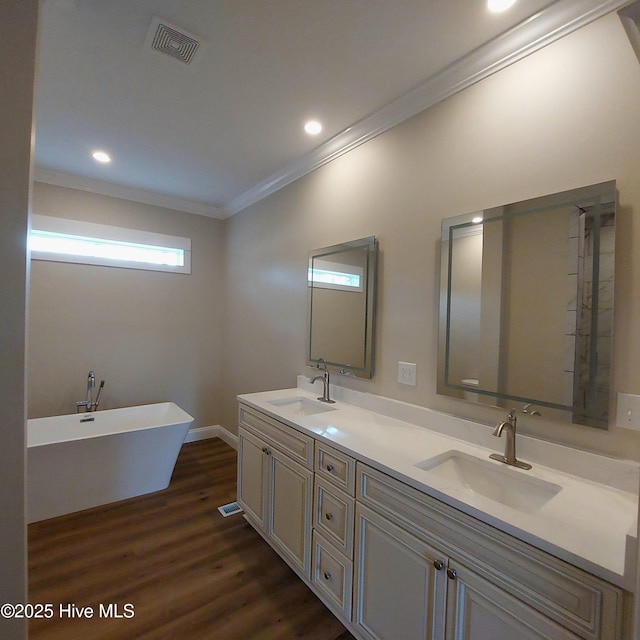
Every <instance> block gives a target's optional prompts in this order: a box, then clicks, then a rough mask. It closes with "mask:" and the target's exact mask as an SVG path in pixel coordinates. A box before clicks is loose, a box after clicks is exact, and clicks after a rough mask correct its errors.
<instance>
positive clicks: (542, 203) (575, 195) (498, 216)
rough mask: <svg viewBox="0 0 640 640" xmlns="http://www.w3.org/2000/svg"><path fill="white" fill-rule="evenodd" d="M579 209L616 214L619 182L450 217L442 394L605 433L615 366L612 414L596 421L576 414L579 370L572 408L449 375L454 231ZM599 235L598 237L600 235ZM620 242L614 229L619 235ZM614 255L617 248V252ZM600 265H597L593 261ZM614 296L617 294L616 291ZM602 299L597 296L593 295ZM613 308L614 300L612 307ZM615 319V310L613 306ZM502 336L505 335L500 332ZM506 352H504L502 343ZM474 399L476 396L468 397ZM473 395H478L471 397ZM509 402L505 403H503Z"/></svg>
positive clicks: (441, 332) (443, 281)
mask: <svg viewBox="0 0 640 640" xmlns="http://www.w3.org/2000/svg"><path fill="white" fill-rule="evenodd" d="M569 205H575V206H576V207H578V208H580V209H582V208H588V207H593V206H594V205H595V206H603V207H604V206H607V207H611V208H612V211H613V215H614V217H615V215H616V213H617V212H616V205H617V191H616V182H615V180H611V181H608V182H602V183H599V184H594V185H589V186H586V187H581V188H577V189H570V190H568V191H563V192H560V193H555V194H551V195H546V196H541V197H537V198H531V199H528V200H524V201H522V202H515V203H511V204H508V205H502V206H498V207H492V208H489V209H485V210H483V211H476V212H472V213H468V214H464V215H461V216H455V217H452V218H447V219H444V220H443V221H442V236H441V243H440V247H441V270H440V310H439V329H438V371H437V393H438V394H439V395H443V396H448V397H454V398H456V399H458V400H463V401H466V402H476V403H479V404H483V405H484V406H491V407H500V408H505V407H506V408H510V406H507V405H511V404H513V403H522V404H523V405H525V406H524V407H523V411H524V412H525V413H527V405H529V404H531V405H535V407H546V408H548V409H550V410H553V411H551V416H552V417H551V419H553V420H554V421H560V422H573V423H575V424H582V425H585V426H591V427H597V428H601V429H607V428H608V421H609V418H610V416H609V414H610V412H609V409H610V405H611V372H612V366H611V365H609V366H610V369H609V374H608V383H607V390H606V392H607V393H608V403H607V416H606V419H605V418H602V419H601V418H598V417H592V416H589V415H580V412H578V411H576V400H575V389H576V386H575V378H576V376H577V375H578V374H577V373H576V370H575V369H574V374H573V375H574V387H573V388H574V400H573V405H568V404H559V403H554V402H550V401H547V400H545V399H544V398H534V397H528V396H524V395H522V396H521V395H514V394H509V393H506V392H501V391H492V390H490V389H482V388H481V386H479V387H478V388H477V389H476V388H473V389H471V388H469V387H465V386H463V385H462V384H453V383H448V381H447V371H448V366H449V363H448V357H449V353H450V332H449V327H450V314H451V307H450V304H451V299H450V292H451V265H452V244H453V243H452V239H453V232H454V230H455V229H457V228H458V229H464V228H469V229H470V228H472V227H473V226H474V223H473V219H474V218H476V217H481V218H482V223H483V224H486V223H490V222H492V221H501V220H508V219H512V218H516V217H519V216H525V215H531V214H535V213H536V212H544V211H545V210H550V209H554V208H559V207H562V206H569ZM596 235H599V234H596ZM614 240H615V231H614ZM614 256H615V249H614ZM600 259H601V254H598V264H599V261H600ZM594 264H595V263H594ZM504 268H505V267H504V264H503V267H502V277H503V279H504V278H505V277H506V276H505V270H504ZM613 269H614V274H613V277H612V283H611V287H612V288H613V286H614V285H615V267H614V268H613ZM612 296H613V293H612ZM594 297H595V298H597V294H596V295H594ZM611 304H612V307H613V302H612V303H611ZM611 313H612V315H613V308H612V312H611ZM501 333H502V331H501ZM589 340H590V344H591V343H593V342H594V340H597V337H593V336H592V337H591V338H589ZM609 340H610V343H612V342H613V319H612V320H611V337H610V338H609ZM500 342H501V348H502V341H500ZM587 386H588V391H589V392H590V393H595V373H594V372H593V371H590V375H589V380H588V382H587ZM465 391H467V392H471V393H473V394H474V395H475V397H476V398H477V399H475V400H474V399H471V398H464V397H460V396H461V394H462V393H463V392H465ZM469 395H470V396H471V394H469ZM471 397H473V396H471ZM501 401H504V404H500V402H501Z"/></svg>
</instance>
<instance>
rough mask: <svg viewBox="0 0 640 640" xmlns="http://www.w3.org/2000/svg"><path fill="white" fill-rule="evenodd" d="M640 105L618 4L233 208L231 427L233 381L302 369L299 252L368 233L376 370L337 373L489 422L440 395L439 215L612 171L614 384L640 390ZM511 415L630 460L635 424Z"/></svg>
mask: <svg viewBox="0 0 640 640" xmlns="http://www.w3.org/2000/svg"><path fill="white" fill-rule="evenodd" d="M638 105H640V67H639V66H638V60H637V59H636V57H635V55H634V53H633V50H632V48H631V46H630V44H629V41H628V39H627V37H626V35H625V33H624V30H623V28H622V26H621V24H620V22H619V20H618V18H617V16H616V15H615V14H612V15H609V16H607V17H605V18H603V19H600V20H598V21H597V22H595V23H593V24H591V25H589V26H587V27H585V28H583V29H581V30H580V31H579V32H577V33H574V34H572V35H570V36H567V37H566V38H564V39H562V40H560V41H559V42H556V43H555V44H553V45H550V46H548V47H546V48H545V49H543V50H541V51H539V52H537V53H536V54H534V55H532V56H529V57H528V58H526V59H525V60H522V61H520V62H519V63H517V64H515V65H513V66H511V67H509V68H508V69H505V70H504V71H501V72H499V73H497V74H495V75H494V76H492V77H490V78H488V79H486V80H484V81H482V82H480V83H478V84H477V85H475V86H473V87H471V88H469V89H467V90H465V91H464V92H462V93H460V94H458V95H456V96H454V97H452V98H450V99H449V100H447V101H445V102H444V103H441V104H439V105H437V106H436V107H434V108H432V109H429V110H428V111H426V112H423V113H422V114H419V115H417V116H415V117H414V118H412V119H411V120H409V121H407V122H405V123H403V124H401V125H399V126H397V127H395V128H393V129H391V130H390V131H388V132H387V133H385V134H383V135H381V136H379V137H378V138H376V139H374V140H372V141H370V142H368V143H367V144H364V145H362V146H360V147H358V148H357V149H355V150H354V151H352V152H350V153H348V154H346V155H344V156H342V157H340V158H339V159H337V160H335V161H334V162H332V163H330V164H328V165H325V166H324V167H322V168H320V169H318V170H317V171H315V172H313V173H312V174H309V175H308V176H306V177H305V178H303V179H301V180H298V181H297V182H295V183H293V184H291V185H289V186H288V187H286V188H284V189H282V190H280V191H278V192H277V193H275V194H273V195H272V196H270V197H269V198H266V199H265V200H263V201H261V202H259V203H257V204H256V205H254V206H252V207H251V208H249V209H247V210H245V211H243V212H241V213H239V214H236V215H235V216H233V218H231V219H230V220H228V221H227V229H226V232H227V281H228V295H227V299H226V303H227V304H226V314H227V315H226V317H227V320H226V323H225V344H226V350H225V367H224V371H225V377H224V381H225V393H224V404H225V413H224V424H225V426H227V427H228V428H230V429H233V430H234V431H235V430H236V407H235V400H234V396H235V394H237V393H244V392H251V391H257V390H263V389H274V388H278V387H288V386H293V385H295V382H296V380H295V376H296V374H298V373H302V372H305V366H304V355H305V326H306V300H307V298H306V282H305V273H306V264H307V262H306V261H307V252H308V251H309V250H310V249H312V248H316V247H320V246H325V245H332V244H336V243H339V242H344V241H346V240H351V239H354V238H359V237H363V236H367V235H375V236H377V238H378V240H379V243H380V257H381V262H380V269H379V281H378V282H379V298H378V315H377V318H378V323H377V337H376V348H377V353H376V359H375V360H376V362H375V366H376V369H375V376H374V378H373V380H371V381H370V382H364V381H347V380H343V384H349V385H352V386H355V387H356V388H358V389H363V390H366V391H370V392H372V393H377V394H381V395H385V396H389V397H393V398H397V399H400V400H405V401H408V402H412V403H415V404H419V405H426V406H430V407H433V408H436V409H442V410H445V411H451V412H455V413H457V414H460V415H466V416H469V417H475V418H478V419H480V420H484V421H486V422H493V421H495V420H496V419H497V418H498V416H501V415H502V414H501V413H498V412H497V410H495V409H490V408H488V407H476V406H473V405H468V404H466V403H463V402H461V401H456V400H453V399H448V398H443V397H440V396H436V393H435V388H436V351H437V316H438V313H437V305H438V290H439V282H438V264H439V253H438V251H439V249H438V239H439V235H440V221H441V219H442V218H444V217H449V216H453V215H458V214H462V213H467V212H470V211H477V210H479V209H484V208H486V207H491V206H497V205H500V204H502V203H505V202H517V201H520V200H524V199H527V198H531V197H535V196H540V195H544V194H549V193H554V192H557V191H563V190H566V189H570V188H574V187H580V186H584V185H587V184H592V183H597V182H602V181H605V180H610V179H616V180H617V185H618V190H619V194H620V207H619V216H618V221H617V224H618V232H619V233H618V240H619V242H618V247H617V267H618V274H619V275H618V279H617V283H616V296H617V299H616V309H615V312H616V315H615V318H616V319H615V332H616V340H615V353H614V361H615V365H614V385H613V388H614V390H616V391H625V392H635V393H638V392H640V358H638V357H637V354H639V353H640V332H638V331H637V326H636V327H635V329H634V322H633V319H634V318H636V319H637V318H638V317H640V316H639V313H640V254H639V253H638V251H637V247H638V246H639V245H640V226H639V225H640V181H638V172H639V171H640V154H639V150H640V120H639V117H638V114H639V111H638ZM634 247H635V248H634ZM636 325H637V320H636ZM634 354H635V355H634ZM399 360H403V361H409V362H415V363H417V385H416V387H408V386H402V385H399V384H398V383H397V381H396V380H397V363H398V361H399ZM336 379H337V378H336ZM521 425H522V431H524V432H532V433H535V434H538V435H540V436H541V437H545V438H550V439H555V440H562V441H568V442H571V443H575V444H577V445H580V446H584V447H587V448H591V449H595V450H600V451H607V452H612V453H619V454H621V455H625V456H632V457H635V458H638V459H640V438H639V437H638V436H636V435H635V434H632V433H627V432H623V431H619V430H616V429H611V430H610V431H608V432H600V431H598V430H595V429H590V428H586V427H579V426H559V425H556V424H553V423H547V422H544V420H540V419H537V418H533V419H524V417H523V419H522V420H521Z"/></svg>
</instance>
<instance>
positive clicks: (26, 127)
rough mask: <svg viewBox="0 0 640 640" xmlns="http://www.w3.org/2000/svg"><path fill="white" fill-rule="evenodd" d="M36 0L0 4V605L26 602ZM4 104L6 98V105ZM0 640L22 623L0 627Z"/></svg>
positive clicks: (18, 633)
mask: <svg viewBox="0 0 640 640" xmlns="http://www.w3.org/2000/svg"><path fill="white" fill-rule="evenodd" d="M37 16H38V3H37V0H6V1H3V2H1V3H0V34H1V35H2V43H3V46H4V47H6V49H5V52H4V53H5V59H4V60H3V67H2V74H1V76H2V87H1V91H2V96H3V98H2V99H1V100H0V120H1V121H2V123H3V125H2V127H0V180H1V182H0V270H1V271H2V286H0V404H1V405H2V413H1V414H0V437H1V439H2V446H1V447H0V478H1V479H2V480H1V482H0V486H1V490H0V603H5V602H10V603H15V602H26V601H27V600H26V592H27V587H26V585H27V579H26V566H27V563H26V526H25V504H24V502H25V498H24V494H25V483H24V473H25V338H26V336H25V310H26V291H27V279H28V269H27V260H26V242H25V240H26V235H27V227H28V216H29V197H30V170H31V141H32V113H33V79H34V69H35V57H36V56H35V53H36V27H37ZM7 97H9V98H8V99H7ZM0 629H1V635H2V638H3V639H5V640H18V639H20V638H26V635H27V627H26V622H25V621H24V620H20V619H13V620H0Z"/></svg>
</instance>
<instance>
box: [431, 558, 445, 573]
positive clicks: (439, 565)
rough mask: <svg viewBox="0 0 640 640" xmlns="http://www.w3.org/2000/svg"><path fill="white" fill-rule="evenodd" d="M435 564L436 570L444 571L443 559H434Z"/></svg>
mask: <svg viewBox="0 0 640 640" xmlns="http://www.w3.org/2000/svg"><path fill="white" fill-rule="evenodd" d="M433 566H434V567H435V569H436V571H442V570H443V569H444V562H442V560H434V561H433Z"/></svg>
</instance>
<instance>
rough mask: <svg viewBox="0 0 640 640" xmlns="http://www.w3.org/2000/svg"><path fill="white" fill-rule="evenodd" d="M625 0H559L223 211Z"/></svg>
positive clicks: (255, 198)
mask: <svg viewBox="0 0 640 640" xmlns="http://www.w3.org/2000/svg"><path fill="white" fill-rule="evenodd" d="M628 4H629V0H605V1H602V0H557V2H555V3H553V4H552V5H550V6H549V7H547V8H545V9H543V10H542V11H540V12H539V13H537V14H535V15H533V16H532V17H530V18H529V19H527V20H525V21H524V22H522V23H520V24H519V25H516V26H515V27H513V28H512V29H510V30H509V31H506V32H505V33H503V34H502V35H500V36H498V37H497V38H494V39H493V40H491V41H490V42H488V43H486V44H484V45H482V46H481V47H478V48H477V49H475V50H474V51H472V52H471V53H469V54H468V55H466V56H464V57H462V58H460V59H459V60H457V61H456V62H454V63H453V64H451V65H450V66H449V67H447V68H445V69H443V70H442V71H441V72H439V73H438V74H436V75H435V76H433V77H431V78H429V79H427V80H426V81H425V82H423V83H422V84H420V85H418V86H417V87H416V88H415V89H413V90H411V91H409V92H408V93H405V94H404V95H402V96H400V97H399V98H397V99H396V100H394V101H393V102H391V103H389V104H388V105H386V106H385V107H383V108H382V109H380V110H379V111H376V112H375V113H373V114H371V115H369V116H367V117H365V118H364V119H362V120H360V121H359V122H357V123H356V124H354V125H353V126H351V127H349V128H347V129H345V130H344V131H342V132H341V133H339V134H337V135H336V136H334V137H333V138H332V139H330V140H328V141H327V142H325V143H323V144H321V145H320V146H318V147H317V148H316V149H314V150H313V151H311V152H310V153H308V154H306V155H304V156H302V157H301V158H300V159H298V160H296V161H295V162H293V163H291V164H290V165H288V166H287V167H285V168H284V169H282V170H281V171H279V172H277V173H274V174H272V175H271V176H269V177H268V178H267V179H266V180H264V181H262V182H259V183H258V184H256V185H255V186H253V187H251V188H250V189H248V190H247V191H245V192H244V193H242V194H241V195H240V196H238V197H236V198H234V199H233V200H231V201H230V202H228V203H227V204H226V205H225V206H224V210H225V212H226V213H227V215H233V214H235V213H238V212H239V211H242V210H243V209H246V208H247V207H249V206H251V205H252V204H255V203H256V202H258V201H259V200H262V199H263V198H265V197H267V196H268V195H270V194H272V193H275V192H276V191H278V190H279V189H282V188H283V187H285V186H286V185H288V184H290V183H291V182H294V181H295V180H297V179H298V178H301V177H302V176H304V175H306V174H308V173H311V172H312V171H314V170H315V169H317V168H319V167H321V166H322V165H324V164H327V163H329V162H331V161H332V160H335V159H336V158H338V157H339V156H341V155H343V154H345V153H348V152H349V151H351V150H352V149H355V148H356V147H358V146H360V145H361V144H364V143H365V142H367V141H369V140H372V139H373V138H375V137H376V136H379V135H380V134H381V133H384V132H385V131H387V130H388V129H391V128H392V127H394V126H395V125H397V124H400V123H401V122H403V121H405V120H407V119H408V118H411V117H412V116H414V115H416V114H417V113H420V112H421V111H424V110H425V109H428V108H429V107H432V106H434V105H435V104H437V103H438V102H441V101H442V100H445V99H446V98H448V97H450V96H452V95H454V94H456V93H458V92H460V91H462V90H464V89H466V88H467V87H470V86H471V85H473V84H475V83H477V82H479V81H480V80H483V79H484V78H487V77H488V76H490V75H492V74H494V73H496V72H497V71H500V70H501V69H504V68H506V67H508V66H509V65H511V64H513V63H515V62H518V60H522V59H523V58H525V57H526V56H528V55H530V54H532V53H534V52H536V51H538V50H540V49H542V48H543V47H546V46H547V45H549V44H551V43H553V42H556V41H557V40H559V39H560V38H563V37H564V36H566V35H569V34H570V33H573V32H574V31H577V30H578V29H580V28H582V27H584V26H585V25H587V24H589V23H590V22H593V21H594V20H597V19H598V18H601V17H602V16H604V15H606V14H608V13H611V12H612V11H616V10H618V9H620V8H622V7H624V6H626V5H628Z"/></svg>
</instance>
